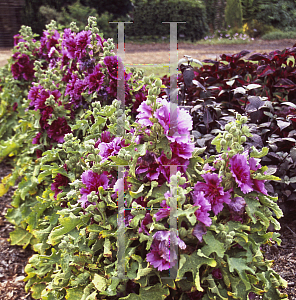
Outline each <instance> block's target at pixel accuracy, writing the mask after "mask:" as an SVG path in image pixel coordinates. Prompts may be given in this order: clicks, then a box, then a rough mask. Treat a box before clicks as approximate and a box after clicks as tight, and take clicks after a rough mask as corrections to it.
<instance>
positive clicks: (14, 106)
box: [12, 102, 18, 111]
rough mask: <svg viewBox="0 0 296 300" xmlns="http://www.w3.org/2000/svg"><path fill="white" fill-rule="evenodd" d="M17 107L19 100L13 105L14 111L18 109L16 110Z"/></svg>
mask: <svg viewBox="0 0 296 300" xmlns="http://www.w3.org/2000/svg"><path fill="white" fill-rule="evenodd" d="M17 107H18V104H17V102H14V103H13V105H12V110H13V111H16V110H17Z"/></svg>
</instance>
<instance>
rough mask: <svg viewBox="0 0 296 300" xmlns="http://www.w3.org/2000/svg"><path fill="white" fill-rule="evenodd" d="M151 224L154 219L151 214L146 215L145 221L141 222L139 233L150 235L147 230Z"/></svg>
mask: <svg viewBox="0 0 296 300" xmlns="http://www.w3.org/2000/svg"><path fill="white" fill-rule="evenodd" d="M150 223H152V217H151V215H150V213H146V215H145V217H144V219H143V220H142V221H141V225H140V228H139V233H141V232H143V233H146V234H147V235H150V233H149V230H148V228H147V225H148V224H150Z"/></svg>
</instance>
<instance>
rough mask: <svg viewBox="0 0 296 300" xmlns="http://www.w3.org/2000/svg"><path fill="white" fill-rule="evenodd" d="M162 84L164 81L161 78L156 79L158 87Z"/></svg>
mask: <svg viewBox="0 0 296 300" xmlns="http://www.w3.org/2000/svg"><path fill="white" fill-rule="evenodd" d="M161 85H162V81H161V79H159V78H158V79H156V81H155V86H157V87H159V88H160V87H161Z"/></svg>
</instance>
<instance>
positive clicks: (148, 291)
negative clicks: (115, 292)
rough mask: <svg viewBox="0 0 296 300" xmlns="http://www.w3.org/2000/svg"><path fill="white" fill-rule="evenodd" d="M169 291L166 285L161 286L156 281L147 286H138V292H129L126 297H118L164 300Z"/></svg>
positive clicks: (125, 299) (128, 299)
mask: <svg viewBox="0 0 296 300" xmlns="http://www.w3.org/2000/svg"><path fill="white" fill-rule="evenodd" d="M169 294H170V291H169V289H168V288H167V287H163V286H162V285H161V284H160V283H157V284H155V285H153V286H149V287H140V294H139V295H137V294H134V293H132V294H129V295H128V296H126V297H123V298H119V299H120V300H152V299H153V300H164V299H165V298H166V297H167V296H169Z"/></svg>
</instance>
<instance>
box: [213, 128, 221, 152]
mask: <svg viewBox="0 0 296 300" xmlns="http://www.w3.org/2000/svg"><path fill="white" fill-rule="evenodd" d="M221 138H222V135H221V133H220V132H219V134H218V135H217V136H216V137H215V138H214V139H213V140H212V142H211V144H212V145H214V146H216V150H217V152H218V153H220V152H221V143H220V140H221Z"/></svg>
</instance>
